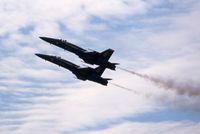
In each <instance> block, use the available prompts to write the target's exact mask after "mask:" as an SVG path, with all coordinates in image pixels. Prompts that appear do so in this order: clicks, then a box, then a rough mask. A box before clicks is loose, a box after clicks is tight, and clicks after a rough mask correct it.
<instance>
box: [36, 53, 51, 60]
mask: <svg viewBox="0 0 200 134" xmlns="http://www.w3.org/2000/svg"><path fill="white" fill-rule="evenodd" d="M35 55H36V56H38V57H40V58H42V59H45V60H47V59H49V57H50V56H49V55H45V54H38V53H36V54H35Z"/></svg>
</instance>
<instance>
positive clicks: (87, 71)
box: [35, 54, 111, 86]
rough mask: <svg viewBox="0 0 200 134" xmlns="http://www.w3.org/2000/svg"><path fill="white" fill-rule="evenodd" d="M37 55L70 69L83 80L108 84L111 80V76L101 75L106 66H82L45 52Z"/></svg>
mask: <svg viewBox="0 0 200 134" xmlns="http://www.w3.org/2000/svg"><path fill="white" fill-rule="evenodd" d="M35 55H37V56H38V57H40V58H42V59H44V60H47V61H49V62H52V63H54V64H57V65H58V66H61V67H63V68H66V69H68V70H70V71H71V72H72V73H73V74H75V75H76V77H77V78H78V79H80V80H83V81H85V80H89V81H93V82H96V83H99V84H102V85H105V86H107V84H108V80H111V79H109V78H102V77H101V75H102V74H103V72H104V71H105V68H104V67H97V68H95V69H93V68H90V67H85V68H81V67H80V66H78V65H75V64H74V63H72V62H69V61H67V60H64V59H62V58H61V57H57V56H51V55H44V54H35Z"/></svg>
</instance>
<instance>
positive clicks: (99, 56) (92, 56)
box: [40, 37, 119, 70]
mask: <svg viewBox="0 0 200 134" xmlns="http://www.w3.org/2000/svg"><path fill="white" fill-rule="evenodd" d="M40 39H42V40H44V41H46V42H49V43H50V44H53V45H55V46H57V47H60V48H63V49H64V50H67V51H70V52H72V53H74V54H76V55H78V56H79V57H80V58H81V59H83V61H84V62H86V63H88V64H91V65H94V64H95V65H99V66H102V67H105V68H109V69H112V70H115V68H116V65H118V64H119V63H111V62H109V59H110V57H111V56H112V54H113V52H114V50H112V49H107V50H105V51H103V52H101V53H100V52H97V51H87V50H85V49H83V48H80V47H78V46H76V45H74V44H72V43H70V42H67V41H66V40H62V39H54V38H48V37H40Z"/></svg>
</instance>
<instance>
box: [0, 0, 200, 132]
mask: <svg viewBox="0 0 200 134" xmlns="http://www.w3.org/2000/svg"><path fill="white" fill-rule="evenodd" d="M199 6H200V5H199V2H198V1H197V0H192V1H189V2H182V1H181V2H180V1H179V0H176V1H171V0H167V1H162V0H150V1H143V0H125V1H122V0H110V1H106V0H101V1H92V0H74V1H68V0H65V1H64V0H60V1H58V2H55V1H53V0H46V1H41V0H35V1H34V2H31V1H27V0H19V1H14V0H9V1H8V0H1V1H0V17H1V18H3V19H1V20H0V25H1V28H0V43H1V48H0V118H1V121H0V126H1V127H0V133H5V134H11V133H12V134H13V133H14V134H27V133H34V134H35V133H38V134H40V133H49V134H51V133H52V134H57V133H70V132H71V133H101V134H103V133H127V134H129V133H133V132H134V133H147V131H146V130H148V133H168V132H169V130H170V131H171V133H185V132H187V133H199V128H200V126H199V123H198V120H195V121H194V120H193V118H183V119H182V120H178V121H171V120H168V119H163V120H162V121H160V122H158V123H157V122H156V121H154V120H152V122H145V121H144V122H139V123H137V122H136V121H134V120H131V118H132V117H135V116H137V115H138V114H140V113H141V114H142V113H149V112H154V111H158V110H163V109H169V108H170V109H173V110H175V111H176V112H179V111H181V110H186V111H190V112H191V113H189V114H190V116H197V115H198V114H199V113H198V112H197V113H196V111H199V106H198V102H199V97H198V96H197V97H191V96H187V95H186V96H185V95H177V94H176V93H175V92H174V91H173V90H161V88H160V87H156V86H155V85H153V84H152V83H150V82H148V81H145V80H143V79H138V77H136V76H131V75H130V74H127V73H125V72H122V71H119V70H117V71H116V72H111V71H106V73H105V74H104V76H106V75H107V76H112V77H113V78H114V80H113V82H114V83H117V84H119V85H120V86H119V87H114V86H111V85H109V86H108V87H102V86H100V85H96V84H95V83H92V82H80V81H78V80H75V79H73V75H72V74H71V73H70V72H68V71H67V70H65V69H62V68H58V67H57V66H54V65H51V64H49V63H48V62H45V61H42V60H40V59H39V58H37V57H36V56H34V53H35V52H41V53H50V54H54V55H61V56H63V57H64V58H66V59H69V60H70V59H71V60H73V61H74V62H77V63H78V64H82V63H80V60H78V58H77V57H76V56H74V55H72V54H69V53H67V52H65V51H62V50H60V49H59V48H56V47H54V46H50V45H48V44H47V43H44V42H43V41H41V40H40V39H39V38H38V36H51V37H56V38H65V39H69V40H70V41H71V42H74V43H76V44H79V45H80V46H83V47H85V48H91V49H97V50H99V51H102V50H104V49H106V48H108V47H112V48H114V49H115V50H116V51H115V52H116V54H115V55H114V56H113V57H112V58H113V59H112V60H115V61H120V63H121V66H122V67H127V69H130V70H134V71H138V72H141V73H144V74H148V75H151V76H155V77H156V78H162V79H166V80H169V79H170V80H173V81H176V83H178V84H179V85H184V84H185V83H189V84H191V85H192V86H194V85H199V76H200V75H199V62H198V59H199V56H200V55H199V45H198V44H199V39H198V35H199V32H200V29H199V27H198V25H199V21H200V20H199ZM172 11H173V12H172ZM172 13H173V14H172ZM108 45H109V46H108ZM75 58H76V59H77V60H75ZM120 87H124V88H126V89H129V90H131V89H134V90H133V91H135V92H137V93H138V94H132V93H131V94H130V92H128V91H125V90H121V89H120ZM196 90H199V89H198V88H197V89H196ZM185 91H186V92H187V91H188V90H185ZM198 92H199V91H198ZM187 93H188V92H187ZM193 113H196V114H193ZM160 116H162V115H160ZM164 116H165V115H164ZM166 116H167V113H166ZM124 118H126V120H125V119H124ZM127 118H130V120H128V119H127ZM116 120H117V123H116ZM186 120H187V121H186ZM144 128H145V129H144ZM82 131H83V132H82Z"/></svg>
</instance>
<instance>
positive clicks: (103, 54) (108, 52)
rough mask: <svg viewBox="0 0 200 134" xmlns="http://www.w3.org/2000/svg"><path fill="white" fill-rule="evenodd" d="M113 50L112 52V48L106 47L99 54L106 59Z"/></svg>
mask: <svg viewBox="0 0 200 134" xmlns="http://www.w3.org/2000/svg"><path fill="white" fill-rule="evenodd" d="M113 52H114V50H112V49H107V50H105V51H103V52H101V55H102V56H103V57H104V58H105V59H106V60H109V59H110V57H111V56H112V54H113Z"/></svg>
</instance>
